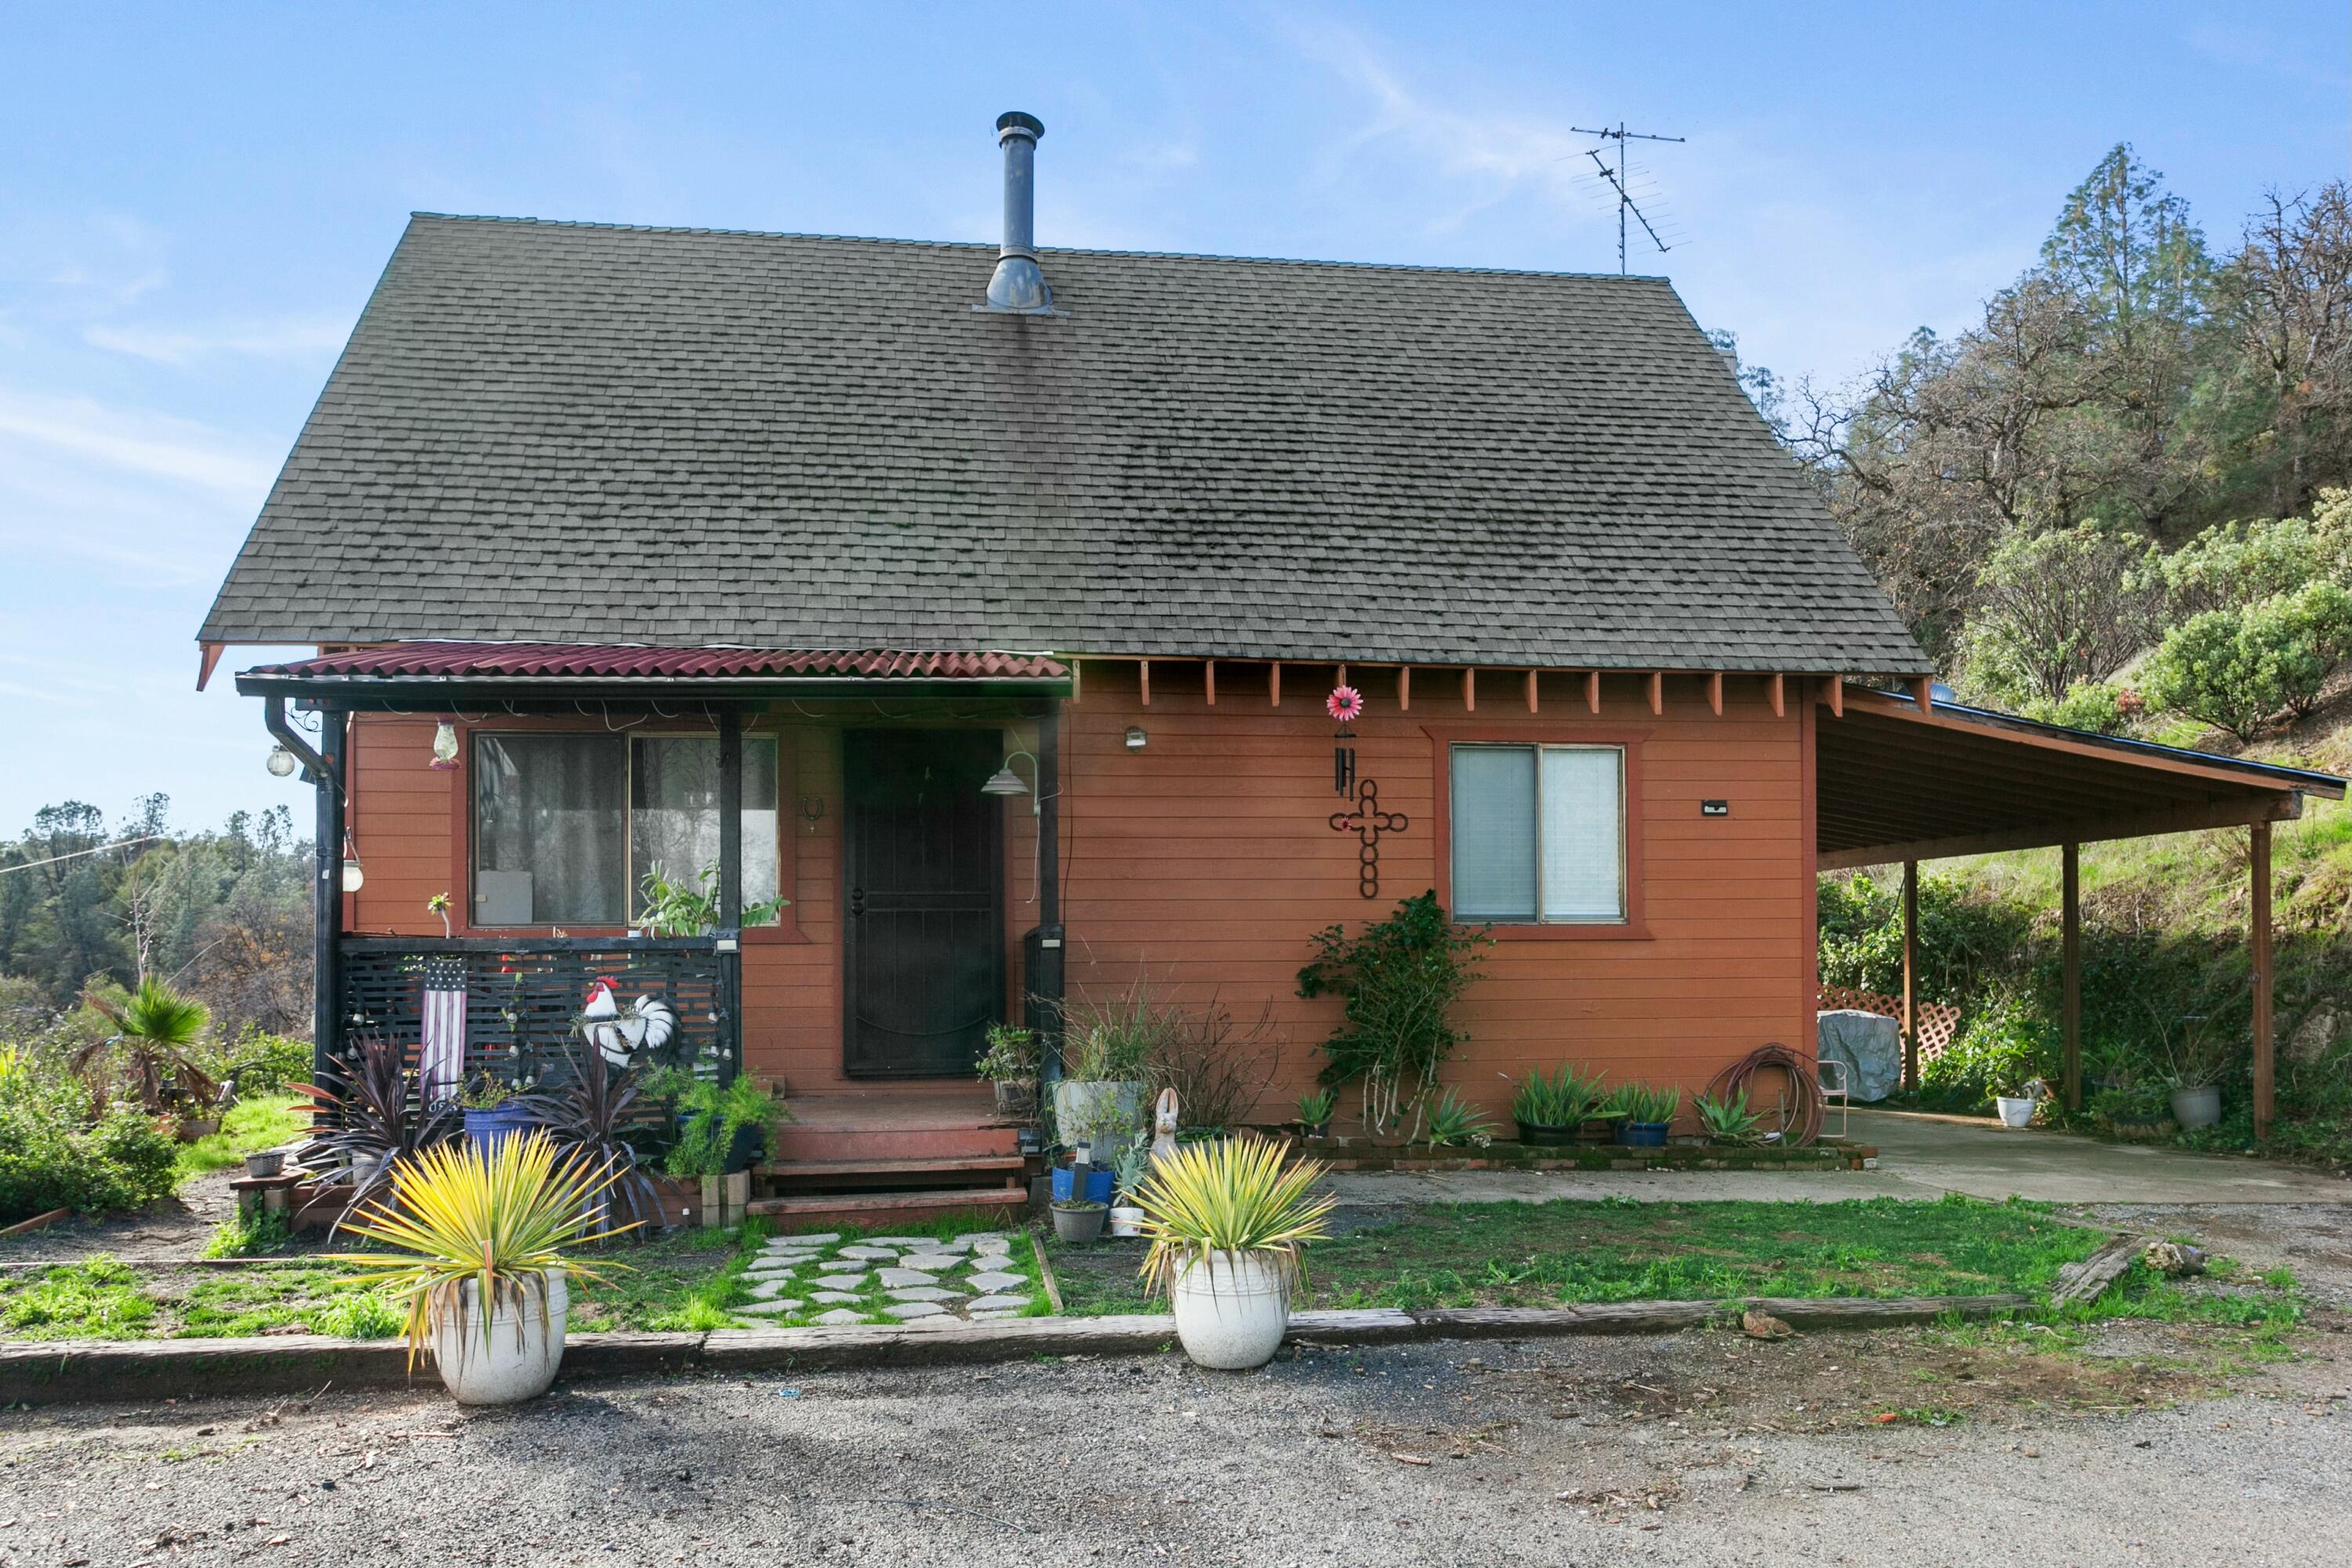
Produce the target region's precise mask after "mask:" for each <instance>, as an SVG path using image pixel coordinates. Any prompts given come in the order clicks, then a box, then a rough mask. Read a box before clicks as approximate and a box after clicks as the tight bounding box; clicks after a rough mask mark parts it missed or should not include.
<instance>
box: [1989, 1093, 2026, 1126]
mask: <svg viewBox="0 0 2352 1568" xmlns="http://www.w3.org/2000/svg"><path fill="white" fill-rule="evenodd" d="M1993 1104H1995V1105H1996V1106H1998V1107H2000V1124H2001V1125H2002V1126H2003V1127H2029V1126H2032V1123H2033V1097H2032V1095H2022V1094H2021V1095H2018V1096H2016V1097H2015V1098H2013V1099H2012V1098H2011V1096H2009V1095H2006V1094H2002V1095H1996V1096H1994V1098H1993Z"/></svg>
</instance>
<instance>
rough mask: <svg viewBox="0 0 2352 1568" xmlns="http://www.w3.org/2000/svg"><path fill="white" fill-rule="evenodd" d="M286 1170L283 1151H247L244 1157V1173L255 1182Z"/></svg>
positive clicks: (284, 1152)
mask: <svg viewBox="0 0 2352 1568" xmlns="http://www.w3.org/2000/svg"><path fill="white" fill-rule="evenodd" d="M285 1168H286V1151H285V1150H283V1149H249V1150H247V1152H246V1155H245V1173H246V1174H247V1175H248V1176H251V1177H253V1178H254V1179H256V1180H257V1181H258V1180H261V1179H263V1178H266V1177H269V1176H274V1175H277V1174H278V1173H279V1172H280V1171H283V1170H284V1169H285Z"/></svg>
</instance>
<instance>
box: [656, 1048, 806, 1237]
mask: <svg viewBox="0 0 2352 1568" xmlns="http://www.w3.org/2000/svg"><path fill="white" fill-rule="evenodd" d="M677 1104H678V1120H679V1122H680V1126H679V1129H678V1135H677V1143H676V1144H675V1145H674V1146H673V1147H672V1148H671V1150H670V1152H669V1158H668V1160H667V1162H666V1166H665V1168H666V1169H667V1170H668V1172H669V1173H670V1174H671V1175H673V1176H698V1177H700V1178H701V1179H702V1209H703V1213H702V1220H703V1223H704V1224H706V1225H732V1224H734V1223H736V1221H738V1220H740V1218H741V1217H742V1210H743V1209H744V1207H745V1206H746V1205H748V1204H749V1203H750V1202H751V1167H752V1166H753V1165H756V1164H758V1163H760V1162H761V1160H764V1159H766V1158H767V1156H768V1151H769V1150H770V1149H771V1148H772V1147H773V1145H774V1142H775V1138H774V1128H775V1126H776V1124H777V1123H778V1122H781V1121H789V1120H790V1119H791V1114H792V1113H791V1112H790V1111H789V1110H786V1109H785V1108H784V1105H783V1102H782V1101H781V1100H778V1099H776V1097H775V1096H773V1095H772V1094H770V1093H769V1092H768V1091H767V1090H766V1089H763V1088H761V1086H760V1084H759V1083H757V1082H756V1081H754V1080H753V1079H750V1078H738V1079H735V1080H734V1081H733V1082H731V1083H730V1084H728V1085H727V1086H726V1087H725V1088H723V1089H722V1088H720V1087H719V1085H718V1084H717V1083H715V1082H713V1081H711V1080H710V1079H698V1078H688V1079H686V1083H685V1088H684V1089H683V1091H682V1092H680V1093H679V1095H678V1097H677Z"/></svg>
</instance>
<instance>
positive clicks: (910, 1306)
mask: <svg viewBox="0 0 2352 1568" xmlns="http://www.w3.org/2000/svg"><path fill="white" fill-rule="evenodd" d="M882 1310H883V1311H884V1313H886V1314H887V1315H888V1316H890V1317H893V1318H937V1317H943V1316H945V1315H946V1313H947V1309H946V1308H945V1307H941V1306H938V1305H935V1304H934V1303H932V1302H929V1301H901V1302H899V1303H898V1305H897V1306H895V1307H885V1308H883V1309H882Z"/></svg>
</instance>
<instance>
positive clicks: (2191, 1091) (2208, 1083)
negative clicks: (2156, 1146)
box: [2163, 1014, 2226, 1132]
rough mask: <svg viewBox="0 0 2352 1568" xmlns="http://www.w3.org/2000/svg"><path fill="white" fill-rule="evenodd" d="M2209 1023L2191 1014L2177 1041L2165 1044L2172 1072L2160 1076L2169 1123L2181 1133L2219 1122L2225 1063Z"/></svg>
mask: <svg viewBox="0 0 2352 1568" xmlns="http://www.w3.org/2000/svg"><path fill="white" fill-rule="evenodd" d="M2211 1022H2212V1020H2211V1019H2210V1018H2208V1017H2206V1016H2202V1015H2199V1014H2191V1015H2189V1016H2186V1017H2184V1018H2182V1019H2181V1020H2180V1035H2179V1039H2178V1040H2172V1039H2168V1040H2167V1041H2166V1042H2165V1054H2166V1056H2167V1057H2168V1058H2169V1061H2170V1067H2171V1070H2170V1071H2169V1072H2167V1073H2166V1074H2164V1075H2163V1083H2164V1086H2165V1088H2166V1089H2168V1090H2169V1091H2170V1095H2169V1100H2170V1102H2171V1106H2172V1120H2173V1121H2177V1122H2179V1124H2180V1130H2181V1131H2183V1132H2191V1131H2196V1130H2197V1129H2198V1128H2200V1127H2210V1126H2212V1125H2214V1124H2215V1123H2216V1122H2218V1121H2221V1073H2222V1069H2223V1068H2224V1067H2225V1066H2226V1063H2225V1062H2224V1061H2223V1058H2222V1052H2221V1049H2220V1047H2219V1045H2218V1043H2217V1042H2216V1041H2215V1040H2214V1039H2213V1037H2212V1035H2211V1034H2210V1032H2209V1030H2208V1027H2207V1026H2208V1025H2210V1023H2211Z"/></svg>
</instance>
